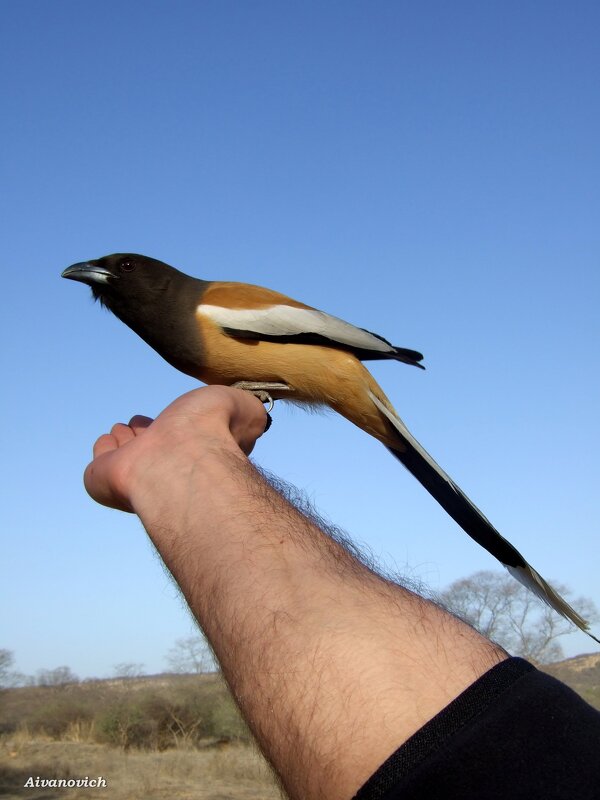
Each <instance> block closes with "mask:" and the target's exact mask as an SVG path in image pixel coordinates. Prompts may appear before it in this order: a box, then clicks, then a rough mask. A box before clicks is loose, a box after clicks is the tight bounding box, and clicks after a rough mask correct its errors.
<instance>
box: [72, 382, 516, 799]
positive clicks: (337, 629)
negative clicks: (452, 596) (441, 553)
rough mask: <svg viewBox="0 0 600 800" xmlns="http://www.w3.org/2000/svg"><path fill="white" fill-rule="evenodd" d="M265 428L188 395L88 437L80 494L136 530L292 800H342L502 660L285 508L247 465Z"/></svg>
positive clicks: (255, 409)
mask: <svg viewBox="0 0 600 800" xmlns="http://www.w3.org/2000/svg"><path fill="white" fill-rule="evenodd" d="M264 427H265V412H264V409H263V407H262V405H261V404H260V403H259V402H258V401H257V400H256V398H254V397H252V396H251V395H249V394H248V393H245V392H241V391H240V390H234V389H227V388H224V387H208V388H204V389H199V390H195V391H194V392H190V393H189V394H187V395H184V396H183V397H181V398H179V399H178V400H176V401H175V402H174V403H173V404H171V405H170V406H169V407H168V408H167V409H166V410H165V411H164V412H163V413H162V414H161V415H159V417H157V419H156V420H155V421H154V422H151V421H150V420H148V419H147V418H140V417H138V418H134V419H133V420H132V422H131V423H130V425H129V426H125V425H117V426H115V427H114V428H113V430H112V432H111V434H109V435H107V436H103V437H101V438H100V439H99V440H98V442H97V443H96V446H95V450H94V455H95V458H94V461H93V462H92V463H91V464H90V465H89V467H88V469H87V470H86V476H85V481H86V487H87V489H88V491H89V493H90V494H91V495H92V497H94V498H95V499H96V500H98V501H99V502H101V503H103V504H105V505H109V506H112V507H115V508H120V509H122V510H126V511H131V512H134V513H136V514H137V515H138V516H139V517H140V519H141V520H142V522H143V524H144V526H145V528H146V530H147V531H148V534H149V535H150V537H151V539H152V541H153V542H154V544H155V546H156V547H157V549H158V551H159V553H160V554H161V556H162V558H163V560H164V561H165V564H166V565H167V567H168V568H169V570H170V571H171V573H172V574H173V576H174V578H175V580H176V581H177V583H178V584H179V586H180V588H181V590H182V592H183V594H184V595H185V597H186V600H187V602H188V604H189V605H190V608H191V609H192V611H193V613H194V615H195V616H196V618H197V619H198V622H199V623H200V625H201V626H202V628H203V630H204V631H205V633H206V635H207V637H208V639H209V640H210V642H211V645H212V647H213V649H214V651H215V654H216V656H217V658H218V659H219V662H220V664H221V667H222V669H223V673H224V675H225V678H226V680H227V682H228V683H229V685H230V687H231V689H232V692H233V695H234V697H235V698H236V701H237V702H238V704H239V706H240V708H241V710H242V713H243V715H244V717H245V718H246V720H247V722H248V724H249V726H250V728H251V729H252V730H253V732H254V734H255V735H256V737H257V739H258V741H259V743H260V745H261V747H262V749H263V751H264V752H265V754H266V755H267V757H268V758H269V760H270V761H271V763H272V764H273V766H274V768H275V770H276V771H277V772H278V774H279V775H280V778H281V780H282V783H283V785H284V786H285V788H286V790H287V792H288V794H289V795H290V797H292V798H304V799H306V800H308V799H309V798H328V799H329V798H330V799H331V800H338V798H339V799H340V800H341V799H342V798H349V797H351V796H352V795H353V794H354V793H355V792H356V791H357V790H358V788H359V787H360V786H361V785H362V784H363V783H364V781H365V780H367V778H369V776H370V775H371V774H372V773H373V772H374V771H375V770H376V769H377V768H378V766H379V765H380V764H381V763H382V762H383V761H384V760H385V759H386V758H387V757H388V756H389V755H390V754H391V753H392V752H393V751H394V750H395V749H396V748H397V747H398V746H399V745H400V744H402V742H404V741H406V739H408V738H409V737H410V736H411V735H412V734H413V733H415V731H417V730H418V729H419V728H421V726H422V725H423V724H424V723H425V722H427V721H428V720H430V719H431V718H432V717H433V716H435V714H437V713H438V712H439V711H440V710H441V709H443V708H444V707H445V706H447V704H448V703H449V702H450V701H452V700H453V699H454V698H455V697H456V696H457V695H459V694H460V693H461V692H462V691H463V690H464V689H466V688H467V687H468V686H469V685H470V684H472V683H473V681H475V680H476V679H477V678H479V677H480V676H481V675H483V674H484V673H485V672H487V671H488V670H489V669H490V667H492V666H493V665H494V664H496V663H498V662H499V661H501V660H503V659H504V658H506V654H505V653H504V651H502V650H501V649H500V648H498V647H496V646H495V645H493V644H491V643H490V642H489V641H488V640H487V639H485V638H483V637H481V636H480V635H479V634H477V633H476V632H475V631H473V630H472V629H471V628H469V627H468V626H466V625H464V624H463V623H461V622H459V621H458V620H456V619H455V618H454V617H452V616H451V615H449V614H447V613H446V612H444V611H443V610H441V609H440V608H438V607H437V606H435V605H434V604H433V603H430V602H429V601H426V600H424V599H423V598H421V597H419V596H417V595H415V594H413V593H411V592H409V591H408V590H406V589H404V588H402V587H400V586H398V585H396V584H393V583H391V582H389V581H386V580H385V579H383V578H381V577H380V576H378V575H376V574H375V573H373V572H372V571H371V570H369V569H368V568H367V567H365V566H364V565H363V564H361V563H360V562H358V561H357V560H356V559H355V558H354V557H353V556H352V555H350V554H349V553H348V552H347V551H346V550H345V549H344V548H343V547H342V546H341V545H340V544H338V543H337V542H335V541H334V540H332V539H331V538H330V537H329V536H327V534H326V533H325V532H324V531H322V530H321V529H320V528H319V527H318V526H317V525H316V524H315V523H314V522H313V521H312V520H310V519H308V518H307V517H306V516H305V515H304V514H302V513H301V512H300V511H298V510H297V509H296V508H295V507H294V506H292V505H291V504H290V503H289V502H288V501H287V500H285V499H284V498H283V497H282V496H281V495H280V494H279V493H278V492H277V491H276V490H275V489H274V488H273V487H272V486H271V485H270V484H269V483H268V482H267V481H266V480H265V479H264V478H263V477H262V476H261V475H260V473H259V472H258V471H257V470H256V469H255V468H254V467H253V466H252V464H251V463H250V462H249V461H248V458H247V455H246V454H248V453H250V452H251V450H252V447H253V445H254V442H255V440H256V439H257V438H258V437H259V436H260V434H261V433H262V431H263V430H264Z"/></svg>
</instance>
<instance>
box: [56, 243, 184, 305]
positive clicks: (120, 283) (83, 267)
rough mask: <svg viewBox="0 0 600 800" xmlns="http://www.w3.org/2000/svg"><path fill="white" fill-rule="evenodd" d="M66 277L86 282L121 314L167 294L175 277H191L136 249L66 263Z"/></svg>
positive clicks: (105, 303) (98, 295)
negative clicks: (136, 251)
mask: <svg viewBox="0 0 600 800" xmlns="http://www.w3.org/2000/svg"><path fill="white" fill-rule="evenodd" d="M62 277H63V278H69V280H73V281H80V282H81V283H87V284H88V286H89V287H90V288H91V290H92V294H93V296H94V299H95V300H99V301H100V302H101V303H102V305H104V306H106V307H107V308H109V309H110V310H111V311H113V312H114V313H115V314H116V315H117V316H118V317H123V316H126V315H127V312H128V311H129V312H134V310H135V309H136V308H137V307H138V306H139V305H140V304H141V305H146V306H147V305H151V304H152V303H153V300H156V299H157V298H159V297H161V296H163V295H164V293H165V291H166V290H167V289H168V287H169V286H170V285H171V284H172V283H173V281H176V282H179V281H180V280H181V279H188V280H190V279H189V277H188V276H187V275H184V274H183V273H182V272H179V270H176V269H174V268H173V267H170V266H169V265H168V264H164V263H163V262H162V261H157V259H155V258H149V257H148V256H142V255H138V254H137V253H113V255H110V256H103V257H102V258H98V259H95V260H94V261H83V262H81V263H79V264H73V265H72V266H70V267H67V269H66V270H64V272H63V273H62Z"/></svg>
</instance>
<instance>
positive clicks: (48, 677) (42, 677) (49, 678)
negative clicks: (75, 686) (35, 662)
mask: <svg viewBox="0 0 600 800" xmlns="http://www.w3.org/2000/svg"><path fill="white" fill-rule="evenodd" d="M36 683H37V685H38V686H65V685H66V684H67V683H79V678H78V677H77V675H75V673H74V672H73V671H72V670H71V668H70V667H55V668H54V669H39V670H38V672H37V680H36Z"/></svg>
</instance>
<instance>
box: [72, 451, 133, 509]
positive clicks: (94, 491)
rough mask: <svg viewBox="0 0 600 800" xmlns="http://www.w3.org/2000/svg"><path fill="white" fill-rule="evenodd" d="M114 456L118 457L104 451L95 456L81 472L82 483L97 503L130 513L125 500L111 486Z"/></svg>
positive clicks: (129, 507)
mask: <svg viewBox="0 0 600 800" xmlns="http://www.w3.org/2000/svg"><path fill="white" fill-rule="evenodd" d="M115 457H116V458H118V455H116V454H114V453H106V454H105V455H104V456H103V457H97V458H95V459H94V461H92V462H91V463H90V464H88V465H87V467H86V469H85V472H84V473H83V484H84V486H85V489H86V491H87V493H88V494H89V496H90V497H91V498H92V499H93V500H95V501H96V502H97V503H100V504H101V505H103V506H108V507H109V508H116V509H117V510H119V511H129V512H130V513H131V512H132V509H131V506H130V505H129V503H128V502H127V500H126V499H125V498H123V497H122V496H121V495H120V493H118V492H115V490H114V488H113V486H112V482H111V478H110V475H111V469H112V467H111V461H112V459H113V458H115Z"/></svg>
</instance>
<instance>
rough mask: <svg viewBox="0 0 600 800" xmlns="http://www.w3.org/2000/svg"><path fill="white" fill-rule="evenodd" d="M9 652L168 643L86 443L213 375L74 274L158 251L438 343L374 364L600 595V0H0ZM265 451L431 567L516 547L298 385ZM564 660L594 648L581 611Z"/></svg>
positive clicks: (66, 654)
mask: <svg viewBox="0 0 600 800" xmlns="http://www.w3.org/2000/svg"><path fill="white" fill-rule="evenodd" d="M2 12H3V13H2V25H1V29H0V62H1V72H2V75H3V82H2V114H1V118H0V137H1V141H0V145H1V146H0V170H1V172H0V177H1V196H0V219H1V220H2V223H1V225H2V281H3V290H4V291H3V298H4V302H3V304H2V305H3V309H2V315H1V316H0V325H1V326H2V342H3V346H2V361H3V370H2V372H3V375H4V376H5V380H4V384H3V385H4V391H3V392H2V396H1V400H0V402H1V403H2V409H3V414H2V419H3V423H4V425H3V433H2V437H3V446H2V456H1V458H2V488H3V491H2V494H3V502H2V507H1V511H0V515H1V516H0V528H1V531H2V537H3V553H4V557H3V559H2V563H1V565H0V587H1V602H2V608H3V609H4V610H5V612H6V611H7V612H8V613H5V614H4V615H3V617H4V619H3V622H2V625H1V629H0V631H1V636H0V647H6V648H8V649H11V650H13V651H14V652H15V656H16V660H17V666H18V667H19V669H21V670H22V671H23V672H26V673H33V672H35V671H36V670H37V669H39V668H52V667H55V666H57V665H62V664H67V665H69V666H70V667H71V668H72V669H73V670H74V671H75V672H77V673H79V674H80V675H81V676H88V675H109V674H110V673H111V670H112V665H114V664H116V663H118V662H124V661H133V662H143V663H144V664H145V666H146V669H147V671H149V672H153V671H160V670H162V669H164V667H165V661H164V656H165V654H166V652H167V651H168V649H169V648H170V647H171V645H172V644H173V642H174V640H175V639H177V638H178V637H183V636H189V635H191V633H192V632H193V629H192V625H191V622H190V618H189V615H188V613H187V612H186V610H185V608H184V605H183V603H182V601H181V600H180V599H179V597H178V594H177V591H176V589H175V588H174V587H173V585H172V584H171V582H170V580H169V578H168V577H167V576H166V575H165V572H164V570H163V568H162V567H161V565H160V562H159V560H158V559H157V557H156V556H155V554H154V553H153V551H152V548H151V546H150V545H149V544H148V542H147V540H146V537H145V534H144V532H143V530H142V529H141V526H140V524H139V523H138V522H137V521H136V520H135V518H133V517H131V516H128V515H121V514H119V513H117V512H113V511H110V510H108V509H104V508H101V507H99V506H97V505H95V504H94V503H92V501H90V500H89V499H88V497H87V496H86V494H85V493H84V491H83V488H82V483H81V473H82V470H83V468H84V466H85V464H86V463H87V461H88V459H89V456H90V449H91V445H92V442H93V441H94V439H95V438H96V437H97V436H98V435H100V434H101V433H102V432H104V431H105V430H107V429H108V428H110V426H111V425H112V424H113V423H114V422H115V421H118V420H127V419H129V417H130V416H131V415H133V414H134V413H146V414H150V415H155V414H156V413H158V412H159V411H160V410H161V409H162V408H163V407H165V406H166V405H167V404H168V403H169V402H170V400H172V399H173V398H174V397H176V396H177V395H178V394H180V393H182V392H184V391H187V390H188V389H189V388H192V386H193V382H192V381H191V379H189V378H187V377H185V376H183V375H180V374H178V373H177V372H175V371H174V370H173V369H172V368H171V367H169V366H168V365H167V364H166V363H165V362H162V361H161V359H160V358H159V357H158V356H157V355H155V354H154V353H153V352H152V351H151V350H149V349H148V348H147V347H146V345H144V344H143V342H141V340H138V339H137V338H136V337H135V336H134V335H133V334H132V333H131V332H130V331H129V330H127V329H126V328H125V327H124V326H123V325H121V323H119V322H118V321H117V320H116V319H114V318H112V317H111V316H110V315H109V314H107V313H106V312H104V311H102V310H101V309H100V308H99V306H97V305H94V304H93V303H92V302H91V300H90V297H89V296H88V295H89V292H88V291H87V289H85V288H84V287H82V286H80V285H77V284H74V283H70V282H66V281H62V280H60V278H59V275H60V271H61V270H62V269H63V268H64V267H65V266H67V265H69V264H71V263H73V262H75V261H81V260H83V259H86V258H93V257H99V256H101V255H104V254H106V253H110V252H115V251H134V252H142V253H145V254H148V255H152V256H154V257H157V258H161V259H163V260H165V261H167V262H169V263H171V264H173V265H175V266H177V267H179V268H181V269H183V270H184V271H187V272H190V273H192V274H195V275H198V276H200V277H204V278H208V279H223V280H240V281H247V282H252V283H257V284H261V285H266V286H269V287H271V288H274V289H278V290H279V291H282V292H284V293H286V294H289V295H291V296H293V297H296V298H298V299H301V300H303V301H304V302H307V303H309V304H311V305H314V306H316V307H318V308H322V309H324V310H327V311H329V312H330V313H333V314H335V315H337V316H340V317H343V318H345V319H347V320H349V321H351V322H354V323H356V324H358V325H361V326H363V327H366V328H368V329H370V330H375V331H377V332H379V333H380V334H382V335H383V336H385V337H386V338H388V339H391V340H393V341H394V343H396V344H398V345H402V346H406V347H412V348H416V349H419V350H421V351H422V352H424V353H425V356H426V364H427V368H428V369H427V372H425V373H422V372H420V371H418V370H414V369H409V368H408V367H405V366H404V365H401V364H381V365H374V367H373V371H374V373H375V375H376V377H377V379H378V380H379V381H380V382H381V384H382V385H383V387H384V389H385V391H386V393H387V394H388V396H389V397H390V398H391V399H392V401H393V402H394V403H395V405H396V407H397V408H398V410H399V412H400V413H401V415H402V416H403V417H404V419H405V420H406V422H407V423H408V424H409V426H410V427H411V429H412V430H413V432H414V433H415V435H416V436H417V437H418V438H419V439H420V440H421V441H422V443H423V444H424V445H425V446H426V447H427V448H428V450H430V452H431V453H432V454H433V455H434V456H435V457H436V459H437V460H438V461H439V462H440V463H441V464H442V466H443V467H444V468H445V469H446V470H447V471H448V472H449V473H450V474H451V475H452V476H453V477H454V478H455V479H456V480H457V481H458V483H459V484H460V485H461V486H462V487H463V488H464V489H465V490H466V491H467V492H468V493H469V494H470V496H471V497H472V498H473V499H474V500H475V502H476V503H477V504H478V505H479V506H480V507H481V508H482V509H483V510H484V511H485V513H486V514H487V515H488V516H489V517H490V518H491V519H492V521H493V522H494V523H495V524H496V526H497V527H498V528H499V529H500V530H501V531H502V532H503V533H504V535H505V536H507V537H508V538H509V539H510V540H511V541H512V542H513V543H514V544H516V545H517V546H518V547H519V548H520V549H521V550H522V552H523V553H524V555H525V556H526V557H527V558H528V559H529V560H530V561H531V563H532V564H533V565H534V566H535V567H536V568H537V569H538V570H539V571H540V572H541V573H542V574H543V575H544V576H545V577H547V578H549V579H550V578H551V579H555V580H559V581H562V582H564V583H566V584H567V585H568V586H570V587H571V588H572V589H573V590H574V591H575V593H576V594H582V595H586V596H589V597H591V598H592V599H594V600H595V602H596V603H597V604H598V605H600V588H599V584H598V578H597V574H598V556H599V547H598V531H599V527H600V526H599V522H600V512H599V506H598V468H597V458H596V453H597V451H598V447H599V445H600V442H599V438H600V436H599V425H598V408H600V398H599V379H598V358H597V349H598V290H599V289H600V285H599V284H600V279H599V277H598V276H599V268H600V263H599V253H600V225H599V224H598V221H599V219H600V149H599V148H598V142H600V101H599V96H598V85H597V79H598V74H599V72H600V56H599V51H598V46H597V31H598V28H599V26H600V10H599V8H598V5H597V4H596V3H592V2H579V3H575V4H566V3H554V2H548V3H541V2H527V1H526V2H518V3H517V2H502V3H499V2H495V3H478V2H459V3H453V4H448V3H442V2H424V3H418V4H417V3H412V4H409V3H404V2H396V3H392V2H381V3H366V2H344V3H342V2H325V3H323V2H320V3H311V2H308V3H302V4H292V3H275V2H252V3H241V2H238V3H233V2H202V3H194V2H183V1H182V2H177V3H170V2H144V3H141V2H119V3H116V2H104V3H102V4H99V3H94V4H92V3H80V2H72V1H71V0H68V1H63V2H55V3H44V2H30V3H19V2H5V3H4V4H3V6H2ZM255 458H256V461H257V462H258V463H259V464H261V465H262V466H264V467H265V468H267V469H269V470H271V471H273V472H275V473H277V474H278V475H280V476H282V477H283V478H285V479H287V480H289V481H291V482H293V483H294V484H296V485H297V486H299V487H300V488H302V489H303V490H305V491H306V492H307V493H308V495H309V496H310V497H311V499H312V500H313V502H314V503H315V504H316V505H317V507H318V508H319V509H320V510H321V512H322V513H323V514H325V515H326V516H328V517H329V518H331V519H332V520H334V521H335V522H336V523H337V524H339V525H341V526H342V527H344V528H345V529H346V530H347V531H348V532H349V533H350V534H351V535H352V536H353V537H354V538H355V539H356V540H358V541H360V542H364V543H366V544H368V545H369V547H370V548H371V549H372V550H373V551H374V553H375V554H376V555H377V556H378V557H380V558H381V559H382V560H383V562H384V563H385V564H387V565H388V566H391V567H392V568H397V569H399V570H400V571H401V572H403V573H405V574H407V575H409V576H411V577H412V578H417V579H420V580H423V581H424V582H425V583H427V584H428V585H429V586H431V587H432V588H433V589H434V590H435V589H440V588H443V587H445V586H446V585H447V584H448V583H449V582H451V581H452V580H455V579H457V578H460V577H463V576H466V575H469V574H471V573H472V572H474V571H476V570H479V569H489V568H495V567H496V563H495V562H494V561H493V560H492V559H491V557H490V556H488V555H487V553H485V552H484V551H483V550H481V549H479V548H478V547H477V546H476V545H475V544H474V543H473V542H471V540H470V539H468V537H467V536H466V535H464V534H463V533H462V532H461V531H460V530H459V529H458V528H457V527H456V525H455V524H454V523H453V522H452V521H451V520H450V519H449V518H447V517H446V515H445V514H444V512H443V511H442V510H441V509H440V508H439V507H438V506H437V505H436V503H435V502H434V501H433V500H432V499H431V498H430V497H429V495H427V493H426V492H425V491H424V490H423V489H422V488H421V487H420V486H419V485H418V484H417V483H416V481H414V479H412V478H411V477H410V476H409V475H408V473H406V472H405V471H404V470H403V469H402V468H401V467H400V466H399V465H398V464H397V463H396V462H395V461H394V460H393V459H392V458H391V457H390V456H389V454H388V453H387V452H386V451H385V450H384V449H383V448H382V447H381V446H380V445H378V444H377V443H376V442H375V441H372V440H370V439H369V438H368V437H367V436H365V435H364V434H362V433H361V432H360V431H358V430H356V429H354V428H353V427H352V426H351V425H350V424H349V423H347V422H346V421H344V420H342V419H340V418H336V417H335V416H334V415H333V414H328V415H324V416H314V415H306V414H304V413H302V412H301V411H298V410H297V409H286V408H285V407H284V406H282V405H281V404H279V405H278V407H277V408H276V411H275V423H274V426H273V428H272V430H271V431H270V432H269V434H268V436H266V437H265V438H264V440H263V441H261V442H260V444H259V445H258V447H257V448H256V451H255ZM565 644H566V645H567V650H568V652H569V653H576V652H582V651H590V650H592V649H593V647H592V644H593V643H592V642H591V641H590V640H589V639H587V638H586V637H585V636H584V635H583V634H582V635H579V634H577V635H574V636H572V637H570V639H569V640H565Z"/></svg>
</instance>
